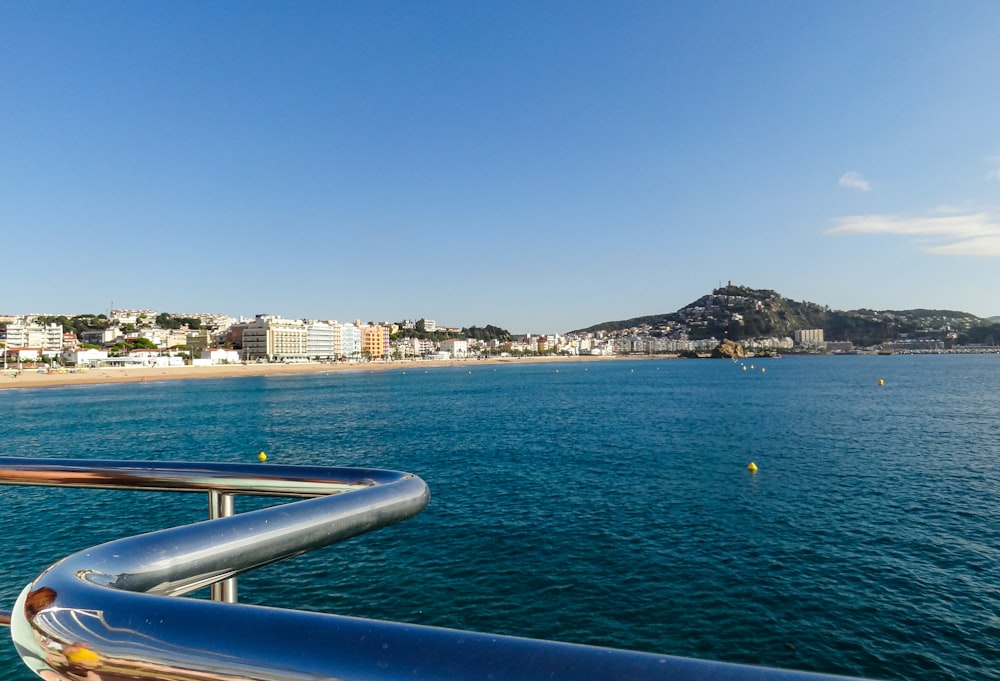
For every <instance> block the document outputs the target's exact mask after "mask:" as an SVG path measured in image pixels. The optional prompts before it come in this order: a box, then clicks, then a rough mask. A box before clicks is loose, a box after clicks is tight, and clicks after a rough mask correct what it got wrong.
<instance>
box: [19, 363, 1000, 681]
mask: <svg viewBox="0 0 1000 681" xmlns="http://www.w3.org/2000/svg"><path fill="white" fill-rule="evenodd" d="M752 363H753V365H754V366H753V368H752V369H751V368H750V364H751V362H749V361H748V362H746V363H744V364H742V365H741V364H739V363H734V362H730V361H728V360H717V361H709V360H637V361H612V362H571V361H568V362H565V363H557V364H536V365H518V364H509V365H482V364H477V363H474V362H472V363H469V364H468V365H466V366H459V367H451V368H449V367H438V368H430V369H426V370H425V369H423V368H418V367H409V368H407V369H405V370H402V369H390V370H386V371H377V372H370V371H363V370H362V371H356V372H335V373H329V374H316V375H298V376H286V377H255V378H248V377H244V378H234V379H225V380H195V381H168V382H160V383H155V382H154V383H136V384H127V385H126V384H116V385H101V386H85V387H73V388H64V389H47V390H7V391H0V414H2V418H0V442H2V443H3V445H2V448H0V454H2V455H6V456H50V457H66V456H69V457H80V458H120V459H157V460H212V461H236V462H252V461H255V460H256V455H257V453H258V452H259V451H261V450H264V451H266V452H267V453H268V457H269V458H268V461H269V462H275V463H302V464H306V463H309V464H329V465H357V466H376V467H384V468H392V469H399V470H406V471H411V472H414V473H417V474H419V475H420V476H421V477H423V478H424V479H425V480H426V481H427V482H428V484H429V485H430V487H431V490H432V494H433V498H432V501H431V504H430V506H429V507H428V508H427V510H425V511H424V512H423V513H422V514H421V515H419V516H418V517H416V518H414V519H412V520H410V521H407V522H405V523H403V524H400V525H398V526H394V527H391V528H387V529H385V530H380V531H379V532H377V533H373V534H370V535H367V536H363V537H358V538H355V539H353V540H351V541H348V542H345V543H343V544H339V545H336V546H334V547H330V548H328V549H324V550H321V551H318V552H315V553H313V554H310V555H308V556H303V557H300V558H297V559H294V560H292V561H289V562H287V563H283V564H280V565H276V566H271V567H269V568H266V569H263V570H260V571H258V572H256V573H253V574H251V575H247V576H244V577H242V578H241V580H240V600H241V601H244V602H249V603H263V604H269V605H278V606H285V607H294V608H301V609H310V610H321V611H327V612H337V613H342V614H351V615H359V616H363V617H373V618H385V619H393V620H403V621H409V622H417V623H423V624H431V625H440V626H449V627H458V628H465V629H475V630H480V631H491V632H497V633H507V634H516V635H523V636H531V637H540V638H549V639H558V640H566V641H574V642H580V643H591V644H601V645H611V646H615V647H623V648H632V649H639V650H647V651H653V652H662V653H668V654H673V655H684V656H691V657H700V658H710V659H716V660H724V661H730V662H742V663H750V664H760V665H767V666H779V667H789V668H795V669H803V670H813V671H824V672H834V673H841V674H849V675H858V676H867V677H873V678H882V679H909V680H915V681H932V680H935V681H936V680H939V679H994V680H1000V654H998V652H997V651H998V647H1000V357H997V356H987V355H975V356H895V357H825V358H824V357H817V358H783V359H772V360H763V361H760V360H757V361H754V362H752ZM744 367H746V368H744ZM762 368H763V369H766V371H762V370H761V369H762ZM879 379H884V381H885V383H884V385H882V386H879V385H878V380H879ZM750 461H754V462H756V464H757V465H758V467H759V471H758V473H757V474H756V475H751V474H750V473H749V472H748V471H747V464H748V463H749V462H750ZM265 465H266V464H265ZM259 503H262V502H260V501H259V500H252V499H241V500H240V501H239V503H238V510H243V509H247V508H251V507H253V506H254V505H255V504H259ZM205 508H206V501H205V499H204V498H203V497H202V496H201V495H191V494H187V495H185V494H173V495H171V494H160V493H149V492H116V491H94V490H57V489H38V488H19V487H0V509H2V511H0V513H2V518H3V534H2V539H0V541H2V542H3V544H2V548H3V550H2V552H0V609H9V608H10V607H11V605H12V603H13V599H14V597H15V596H16V594H17V593H18V592H19V591H20V589H21V588H22V587H23V586H24V584H26V583H27V582H28V581H30V580H31V579H32V578H33V577H34V575H36V574H37V573H39V572H41V571H42V570H43V569H44V568H45V567H47V566H48V565H49V564H51V563H52V562H54V561H56V560H58V559H59V558H61V557H62V556H64V555H66V554H68V553H70V552H72V551H75V550H78V549H82V548H86V547H87V546H89V545H92V544H95V543H99V542H101V541H105V540H109V539H112V538H115V537H118V536H122V535H124V534H129V533H136V532H143V531H147V530H152V529H157V528H160V527H165V526H169V525H174V524H180V523H186V522H193V521H195V520H200V519H202V518H204V517H205V512H206V511H205ZM0 634H4V637H3V639H2V640H0V670H3V678H9V679H16V680H18V681H20V680H24V681H27V679H30V678H33V677H32V676H30V674H29V673H28V672H27V670H26V669H23V668H21V667H20V662H19V661H18V660H17V658H16V656H15V653H14V652H13V648H12V645H11V644H10V641H9V638H7V637H6V632H0Z"/></svg>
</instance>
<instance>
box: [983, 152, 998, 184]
mask: <svg viewBox="0 0 1000 681" xmlns="http://www.w3.org/2000/svg"><path fill="white" fill-rule="evenodd" d="M986 162H987V163H990V164H992V165H994V166H997V165H1000V156H990V157H988V158H987V159H986ZM986 179H987V180H991V181H993V182H1000V167H997V168H993V169H992V170H990V171H988V172H987V173H986Z"/></svg>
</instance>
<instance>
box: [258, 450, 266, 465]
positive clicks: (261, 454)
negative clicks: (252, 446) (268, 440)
mask: <svg viewBox="0 0 1000 681" xmlns="http://www.w3.org/2000/svg"><path fill="white" fill-rule="evenodd" d="M257 460H258V461H260V462H261V463H264V462H265V461H267V454H265V453H264V452H261V453H260V454H258V455H257Z"/></svg>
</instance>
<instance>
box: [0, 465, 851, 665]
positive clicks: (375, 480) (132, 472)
mask: <svg viewBox="0 0 1000 681" xmlns="http://www.w3.org/2000/svg"><path fill="white" fill-rule="evenodd" d="M0 484H7V485H49V486H59V487H93V488H103V489H152V490H161V491H175V492H176V491H185V492H192V491H203V492H207V493H208V495H209V516H210V520H208V521H204V522H200V523H195V524H193V525H186V526H183V527H177V528H172V529H167V530H161V531H158V532H153V533H150V534H144V535H140V536H136V537H129V538H126V539H119V540H116V541H112V542H109V543H106V544H102V545H100V546H97V547H94V548H91V549H87V550H85V551H80V552H78V553H76V554H73V555H71V556H69V557H67V558H65V559H63V560H61V561H59V562H57V563H56V564H54V565H53V566H52V567H50V568H48V569H47V570H46V571H45V572H43V573H42V574H41V575H39V576H38V577H37V578H36V579H35V580H34V581H33V582H31V583H30V584H29V585H28V586H26V587H25V588H24V590H23V591H22V592H21V595H20V596H19V597H18V599H17V601H16V603H15V605H14V609H13V611H12V612H11V613H0V624H9V626H10V631H11V638H12V639H13V641H14V645H15V647H16V648H17V651H18V653H19V654H20V655H21V657H22V659H23V660H24V662H25V663H26V664H27V665H28V666H29V667H30V668H31V669H32V670H34V671H35V672H36V673H37V674H38V675H39V676H44V677H45V678H59V679H82V678H86V679H125V678H127V679H149V680H151V681H152V680H154V679H170V680H171V681H236V680H240V681H307V680H308V681H317V680H319V679H338V680H340V681H403V680H404V679H405V680H407V681H412V680H413V679H435V680H440V681H471V680H479V679H481V680H483V681H487V680H489V681H535V680H537V681H543V680H544V681H553V680H556V679H608V680H611V679H634V680H636V681H646V680H650V681H651V680H653V679H662V680H666V679H671V680H674V681H694V680H696V679H697V680H708V679H711V680H717V681H749V680H750V679H754V680H758V681H765V680H766V681H821V680H827V681H832V680H833V679H844V678H845V677H836V676H829V675H823V674H812V673H806V672H795V671H787V670H779V669H768V668H762V667H753V666H747V665H736V664H727V663H720V662H712V661H704V660H693V659H689V658H679V657H670V656H665V655H654V654H649V653H637V652H631V651H624V650H614V649H609V648H600V647H595V646H584V645H575V644H566V643H556V642H551V641H538V640H532V639H524V638H516V637H510V636H496V635H490V634H481V633H473V632H466V631H456V630H451V629H442V628H436V627H426V626H418V625H413V624H403V623H396V622H384V621H376V620H367V619H359V618H353V617H343V616H337V615H328V614H320V613H309V612H302V611H296V610H284V609H276V608H265V607H260V606H249V605H239V604H237V603H236V602H235V601H236V588H235V577H236V576H237V575H238V574H241V573H244V572H247V571H250V570H253V569H256V568H258V567H262V566H264V565H268V564H270V563H274V562H277V561H279V560H283V559H285V558H289V557H292V556H296V555H300V554H302V553H304V552H306V551H310V550H313V549H316V548H319V547H322V546H326V545H328V544H331V543H334V542H337V541H340V540H342V539H347V538H349V537H353V536H356V535H358V534H361V533H364V532H367V531H369V530H374V529H377V528H380V527H385V526H387V525H391V524H393V523H397V522H400V521H402V520H405V519H407V518H410V517H412V516H414V515H416V514H417V513H419V512H420V511H421V510H423V508H424V507H425V506H426V505H427V503H428V501H429V499H430V494H429V491H428V489H427V485H426V484H425V483H424V481H423V480H421V479H420V478H419V477H417V476H415V475H412V474H408V473H400V472H395V471H384V470H374V469H358V468H328V467H316V466H275V465H242V464H219V463H199V464H189V463H163V462H148V461H147V462H136V461H133V462H113V461H89V460H65V459H22V458H9V457H8V458H3V457H0ZM235 495H267V496H280V497H317V498H307V499H305V500H300V501H294V502H290V503H285V504H281V505H278V506H273V507H270V508H265V509H262V510H257V511H251V512H248V513H242V514H235V515H234V514H233V503H232V498H233V496H235ZM206 586H212V592H211V593H212V600H204V599H196V598H171V597H172V596H180V595H183V594H186V593H190V592H192V591H195V590H197V589H200V588H204V587H206ZM53 675H54V676H53Z"/></svg>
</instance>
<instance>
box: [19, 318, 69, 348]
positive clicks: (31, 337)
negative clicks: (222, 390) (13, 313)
mask: <svg viewBox="0 0 1000 681" xmlns="http://www.w3.org/2000/svg"><path fill="white" fill-rule="evenodd" d="M7 347H8V348H38V349H39V350H62V347H63V327H62V325H61V324H45V325H42V324H25V323H23V322H21V321H18V322H15V323H13V324H8V325H7Z"/></svg>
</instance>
